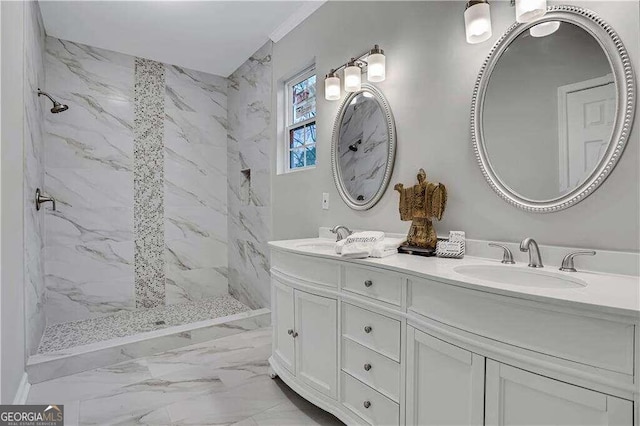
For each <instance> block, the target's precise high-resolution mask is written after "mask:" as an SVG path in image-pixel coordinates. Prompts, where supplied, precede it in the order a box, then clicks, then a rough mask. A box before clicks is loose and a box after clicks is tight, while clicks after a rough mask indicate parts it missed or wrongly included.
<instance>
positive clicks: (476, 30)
mask: <svg viewBox="0 0 640 426" xmlns="http://www.w3.org/2000/svg"><path fill="white" fill-rule="evenodd" d="M464 27H465V32H466V35H467V43H470V44H476V43H482V42H483V41H486V40H488V39H489V38H491V7H490V6H489V3H488V2H487V1H485V0H471V1H469V2H468V3H467V8H466V10H465V11H464Z"/></svg>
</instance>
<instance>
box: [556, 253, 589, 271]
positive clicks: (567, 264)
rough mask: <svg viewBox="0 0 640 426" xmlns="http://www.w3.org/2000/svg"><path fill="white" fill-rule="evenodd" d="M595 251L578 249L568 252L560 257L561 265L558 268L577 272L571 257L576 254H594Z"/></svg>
mask: <svg viewBox="0 0 640 426" xmlns="http://www.w3.org/2000/svg"><path fill="white" fill-rule="evenodd" d="M595 255H596V252H595V251H593V250H580V251H574V252H573V253H569V254H568V255H566V256H565V257H564V259H562V266H560V270H561V271H564V272H578V271H577V270H576V267H575V265H574V263H573V258H574V257H576V256H595Z"/></svg>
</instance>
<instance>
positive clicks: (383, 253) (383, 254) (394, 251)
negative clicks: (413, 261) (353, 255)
mask: <svg viewBox="0 0 640 426" xmlns="http://www.w3.org/2000/svg"><path fill="white" fill-rule="evenodd" d="M392 254H398V249H397V248H394V249H390V250H380V249H379V248H374V249H373V251H372V252H371V254H370V255H369V257H375V258H383V257H387V256H391V255H392Z"/></svg>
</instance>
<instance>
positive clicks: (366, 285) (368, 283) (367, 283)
mask: <svg viewBox="0 0 640 426" xmlns="http://www.w3.org/2000/svg"><path fill="white" fill-rule="evenodd" d="M372 285H373V281H371V280H366V281H365V282H364V286H365V287H371V286H372Z"/></svg>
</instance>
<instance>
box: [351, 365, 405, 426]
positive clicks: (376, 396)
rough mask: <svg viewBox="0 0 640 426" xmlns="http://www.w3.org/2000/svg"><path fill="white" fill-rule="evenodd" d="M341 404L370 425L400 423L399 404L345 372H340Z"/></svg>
mask: <svg viewBox="0 0 640 426" xmlns="http://www.w3.org/2000/svg"><path fill="white" fill-rule="evenodd" d="M341 382H342V404H343V405H344V406H345V407H347V408H348V409H350V410H351V411H353V412H354V413H356V414H357V415H359V416H360V417H362V418H363V419H364V420H365V421H366V422H367V423H369V424H371V425H376V426H377V425H385V426H386V425H397V424H399V423H400V406H399V405H398V404H396V403H395V402H393V401H392V400H390V399H389V398H387V397H385V396H384V395H382V394H381V393H378V392H376V391H375V390H373V389H371V388H370V387H369V386H367V385H365V384H363V383H360V382H359V381H358V380H356V379H354V378H353V377H351V376H350V375H348V374H347V373H344V372H343V373H342V381H341Z"/></svg>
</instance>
